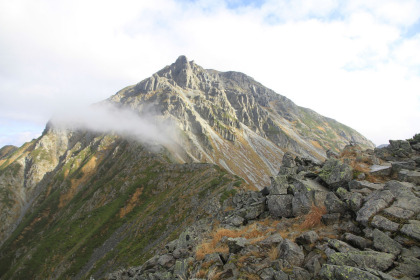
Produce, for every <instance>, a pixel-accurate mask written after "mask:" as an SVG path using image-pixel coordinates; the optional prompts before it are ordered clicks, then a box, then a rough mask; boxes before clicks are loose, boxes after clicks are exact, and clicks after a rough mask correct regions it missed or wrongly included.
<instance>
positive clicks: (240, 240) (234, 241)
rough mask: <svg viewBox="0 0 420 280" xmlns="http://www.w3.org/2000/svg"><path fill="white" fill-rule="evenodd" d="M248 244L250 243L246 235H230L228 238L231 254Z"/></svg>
mask: <svg viewBox="0 0 420 280" xmlns="http://www.w3.org/2000/svg"><path fill="white" fill-rule="evenodd" d="M248 244H249V242H248V240H247V239H246V238H244V237H237V238H232V237H229V238H228V239H227V245H228V247H229V253H231V254H236V253H239V252H240V251H241V250H242V249H243V248H244V247H245V246H246V245H248Z"/></svg>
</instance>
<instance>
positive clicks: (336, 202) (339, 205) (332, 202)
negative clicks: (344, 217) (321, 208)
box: [325, 192, 346, 214]
mask: <svg viewBox="0 0 420 280" xmlns="http://www.w3.org/2000/svg"><path fill="white" fill-rule="evenodd" d="M325 207H326V208H327V212H328V213H329V214H332V213H340V214H343V213H344V212H346V204H345V203H344V202H342V201H341V200H340V199H339V198H338V197H337V196H336V195H335V194H334V193H333V192H329V193H328V194H327V197H326V199H325Z"/></svg>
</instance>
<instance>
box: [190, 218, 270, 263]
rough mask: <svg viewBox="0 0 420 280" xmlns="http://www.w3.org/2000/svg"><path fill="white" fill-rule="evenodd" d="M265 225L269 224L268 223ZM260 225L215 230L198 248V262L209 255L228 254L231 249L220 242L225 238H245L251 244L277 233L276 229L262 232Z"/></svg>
mask: <svg viewBox="0 0 420 280" xmlns="http://www.w3.org/2000/svg"><path fill="white" fill-rule="evenodd" d="M264 223H267V224H268V221H265V222H264ZM257 227H258V223H253V224H249V225H247V226H245V227H242V228H241V229H238V230H232V229H227V228H220V227H219V228H215V229H214V230H213V231H212V232H211V233H210V234H209V238H208V239H207V240H205V241H204V242H203V243H201V244H200V245H198V246H197V249H196V253H195V254H196V258H197V260H202V259H204V257H205V256H206V255H207V254H212V253H227V252H229V248H228V247H227V245H226V244H222V243H221V242H220V241H221V240H222V238H223V237H227V238H237V237H244V238H246V239H249V240H250V243H251V244H254V243H256V242H259V241H261V240H263V239H265V238H266V236H267V235H268V234H269V233H270V232H273V231H275V229H274V228H272V227H268V228H267V230H265V231H261V230H259V229H258V228H257Z"/></svg>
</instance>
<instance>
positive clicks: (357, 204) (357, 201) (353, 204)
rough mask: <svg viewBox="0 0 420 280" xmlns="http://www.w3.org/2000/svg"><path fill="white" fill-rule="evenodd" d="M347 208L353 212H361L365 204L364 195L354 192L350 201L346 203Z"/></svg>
mask: <svg viewBox="0 0 420 280" xmlns="http://www.w3.org/2000/svg"><path fill="white" fill-rule="evenodd" d="M346 204H347V207H348V208H349V209H350V210H352V211H353V212H355V213H356V212H357V211H359V210H360V208H361V207H362V204H363V195H362V194H360V193H356V192H352V193H351V195H350V197H349V199H348V200H347V201H346Z"/></svg>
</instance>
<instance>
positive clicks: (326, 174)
mask: <svg viewBox="0 0 420 280" xmlns="http://www.w3.org/2000/svg"><path fill="white" fill-rule="evenodd" d="M319 177H320V178H321V179H322V180H323V181H324V182H325V183H327V184H328V186H329V187H330V188H331V189H333V190H335V189H337V188H339V187H347V185H348V183H349V182H350V180H351V179H352V178H353V169H352V168H351V167H350V166H349V165H348V164H345V163H342V162H341V161H339V160H337V159H329V160H327V161H326V162H325V164H324V166H323V167H322V170H321V172H320V173H319Z"/></svg>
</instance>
